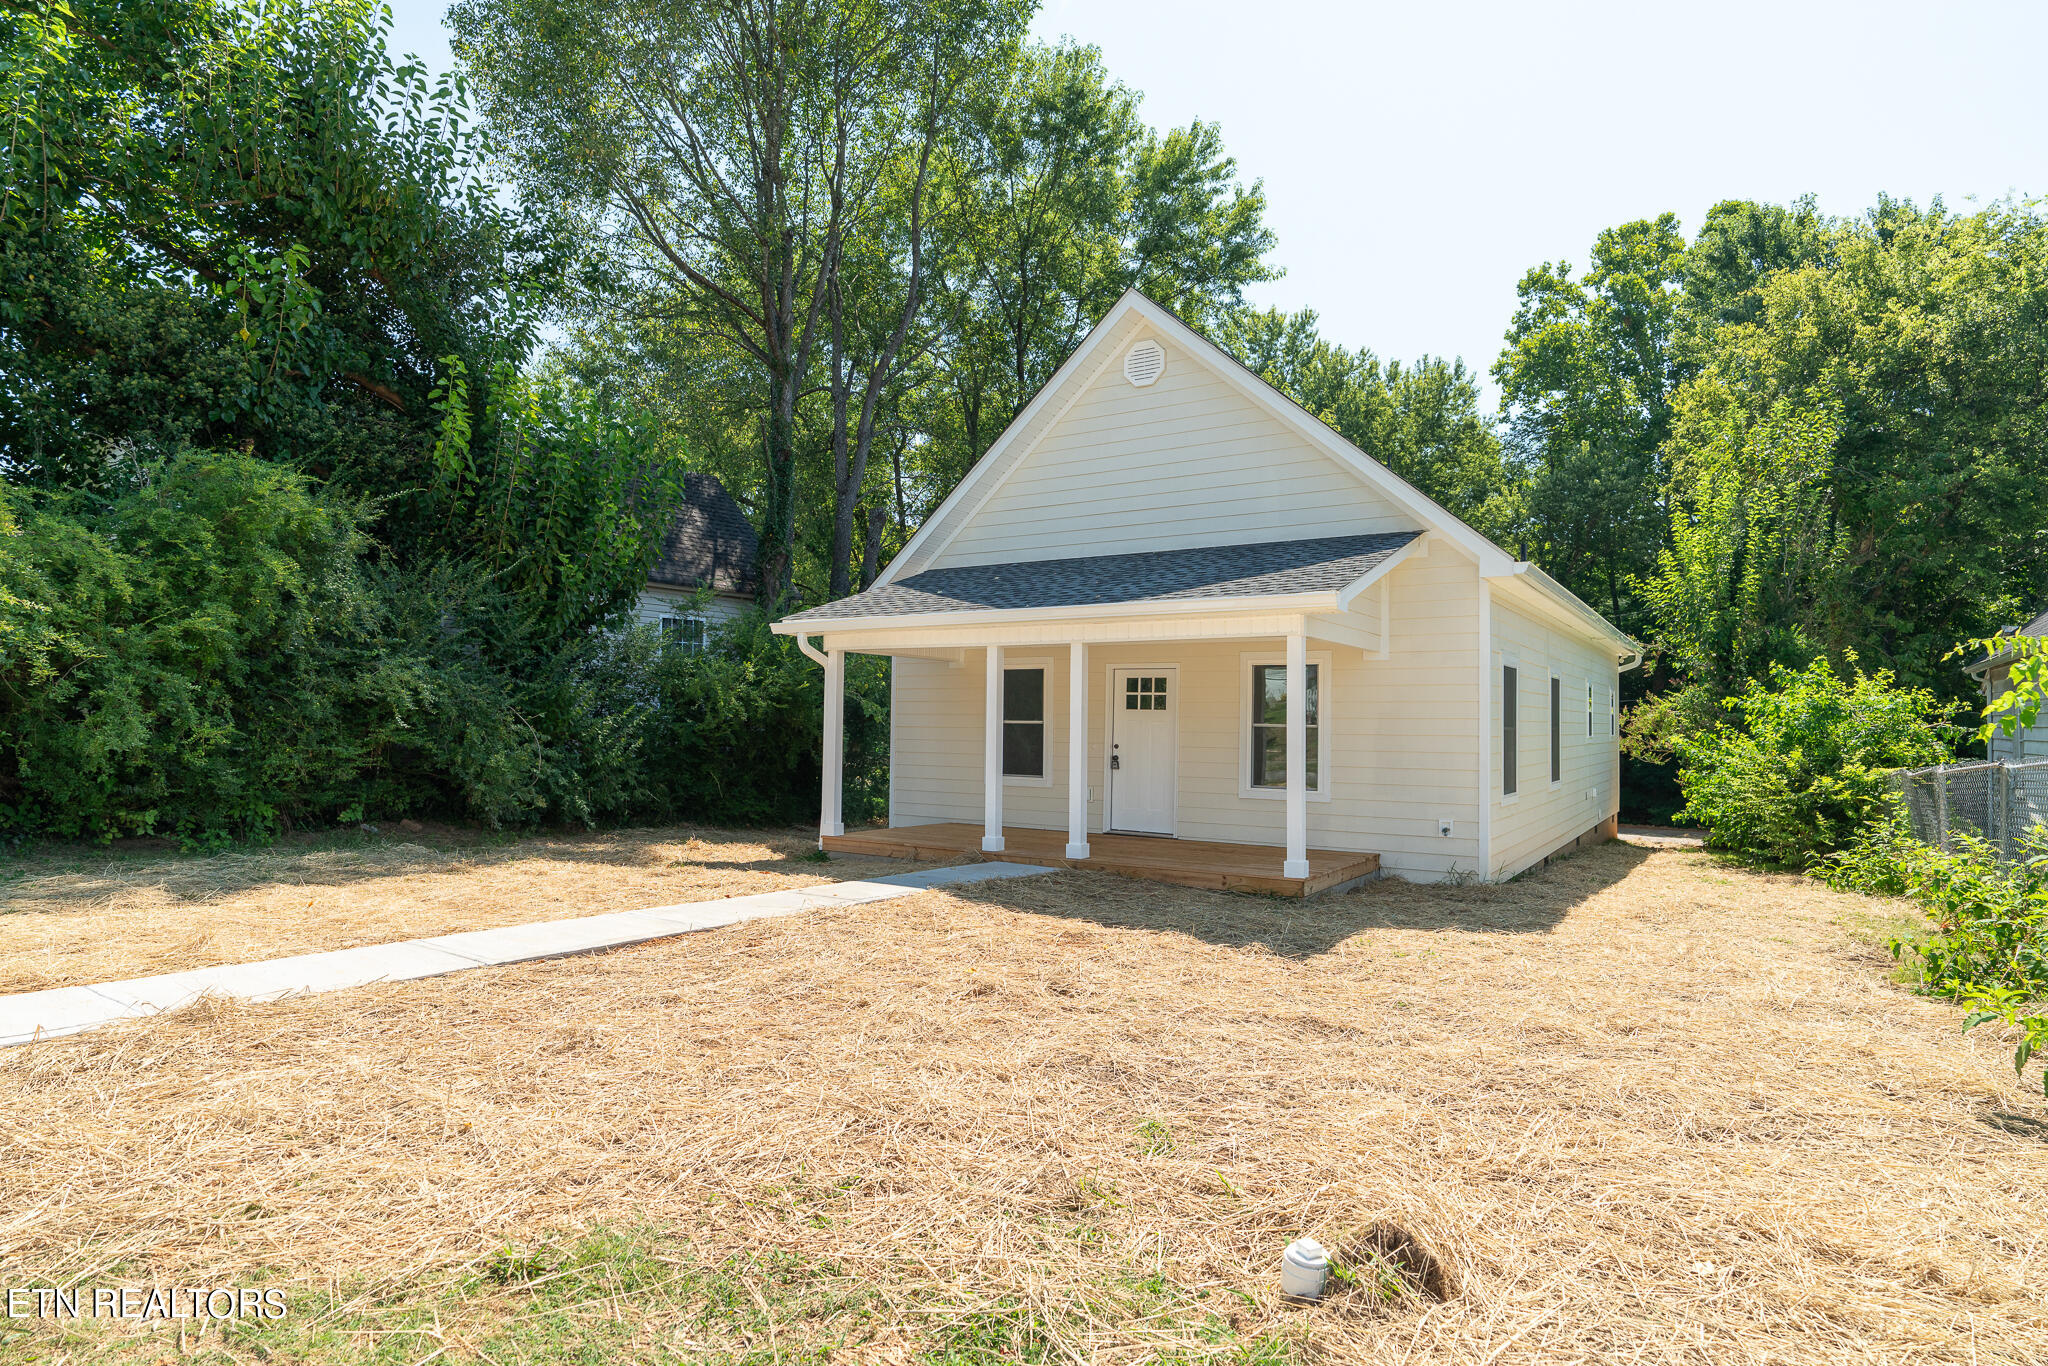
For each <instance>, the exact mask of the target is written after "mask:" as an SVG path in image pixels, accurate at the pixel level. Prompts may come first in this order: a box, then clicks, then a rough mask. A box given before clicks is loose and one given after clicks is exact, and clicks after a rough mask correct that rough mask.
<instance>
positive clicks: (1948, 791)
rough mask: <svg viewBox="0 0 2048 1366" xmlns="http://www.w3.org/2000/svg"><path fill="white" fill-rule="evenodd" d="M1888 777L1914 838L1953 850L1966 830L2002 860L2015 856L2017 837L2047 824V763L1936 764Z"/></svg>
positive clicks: (1900, 771) (2017, 850)
mask: <svg viewBox="0 0 2048 1366" xmlns="http://www.w3.org/2000/svg"><path fill="white" fill-rule="evenodd" d="M1893 777H1894V778H1895V779H1896V780H1897V781H1898V784H1899V792H1900V795H1901V796H1903V797H1904V798H1905V801H1906V819H1907V821H1908V822H1909V823H1910V824H1911V826H1912V829H1913V838H1915V839H1917V840H1919V841H1920V842H1921V843H1923V844H1931V845H1938V846H1940V847H1941V848H1943V849H1951V848H1953V847H1954V844H1953V841H1954V839H1955V836H1956V835H1957V834H1958V833H1961V832H1963V831H1968V832H1969V833H1970V834H1972V835H1976V836H1978V837H1979V838H1981V839H1984V840H1986V841H1988V842H1989V843H1990V845H1991V847H1992V848H1993V849H1995V850H1997V851H1998V856H1999V857H2000V858H2002V859H2011V858H2013V857H2014V856H2015V855H2016V854H2017V853H2018V852H2019V837H2020V836H2021V835H2023V834H2025V833H2026V832H2027V831H2028V830H2031V829H2032V828H2033V827H2035V826H2036V825H2041V824H2044V823H2048V762H2040V763H2031V764H2007V763H1995V764H1990V763H1979V764H1937V765H1936V766H1934V767H1933V768H1902V769H1900V770H1899V771H1898V772H1897V773H1896V774H1894V775H1893Z"/></svg>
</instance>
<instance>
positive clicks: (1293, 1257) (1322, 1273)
mask: <svg viewBox="0 0 2048 1366" xmlns="http://www.w3.org/2000/svg"><path fill="white" fill-rule="evenodd" d="M1329 1275H1330V1254H1329V1253H1327V1252H1325V1251H1323V1245H1322V1244H1321V1243H1319V1242H1317V1241H1316V1240H1315V1239H1313V1238H1297V1239H1295V1240H1294V1241H1293V1242H1291V1243H1289V1244H1288V1245H1287V1250H1286V1251H1285V1252H1283V1253H1281V1254H1280V1292H1281V1293H1282V1294H1285V1295H1293V1296H1296V1297H1297V1298H1300V1299H1304V1300H1319V1299H1321V1298H1322V1297H1323V1282H1324V1281H1325V1280H1327V1279H1328V1277H1329Z"/></svg>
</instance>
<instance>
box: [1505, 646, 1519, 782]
mask: <svg viewBox="0 0 2048 1366" xmlns="http://www.w3.org/2000/svg"><path fill="white" fill-rule="evenodd" d="M1521 678H1522V671H1521V670H1520V669H1517V668H1515V667H1514V666H1512V665H1508V666H1506V667H1503V668H1502V669H1501V671H1500V795H1501V796H1503V797H1512V796H1514V795H1515V788H1516V778H1517V776H1518V775H1517V774H1516V773H1515V739H1516V736H1515V712H1516V711H1517V710H1518V708H1517V707H1516V705H1515V703H1516V698H1515V689H1516V687H1517V686H1518V685H1519V684H1520V683H1521Z"/></svg>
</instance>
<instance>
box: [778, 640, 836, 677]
mask: <svg viewBox="0 0 2048 1366" xmlns="http://www.w3.org/2000/svg"><path fill="white" fill-rule="evenodd" d="M782 634H783V635H786V636H787V635H794V636H795V637H796V648H797V649H799V650H802V651H803V652H804V653H805V654H807V655H809V656H810V657H811V658H812V659H815V660H817V661H818V667H819V668H823V667H825V665H826V664H827V663H829V662H830V661H828V660H827V659H826V658H825V652H824V651H823V650H821V649H819V648H818V647H817V646H815V645H813V644H811V638H810V637H809V636H807V635H805V634H804V633H803V632H801V631H784V632H782ZM818 639H820V640H823V639H824V637H823V636H819V637H818Z"/></svg>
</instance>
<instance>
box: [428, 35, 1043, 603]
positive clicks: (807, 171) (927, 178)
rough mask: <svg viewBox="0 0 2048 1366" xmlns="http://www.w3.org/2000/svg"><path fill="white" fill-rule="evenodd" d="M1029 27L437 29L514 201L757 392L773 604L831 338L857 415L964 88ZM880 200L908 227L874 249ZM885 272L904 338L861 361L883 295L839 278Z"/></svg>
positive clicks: (883, 210) (915, 267) (904, 307)
mask: <svg viewBox="0 0 2048 1366" xmlns="http://www.w3.org/2000/svg"><path fill="white" fill-rule="evenodd" d="M1023 20H1024V10H1023V9H1022V8H1021V6H1020V5H1019V4H1017V3H1014V2H1013V0H955V2H953V3H908V2H907V0H729V2H728V3H720V4H713V5H700V4H694V3H684V0H656V2H653V3H650V2H649V0H606V2H605V3H596V4H591V3H581V0H579V3H575V4H567V3H563V2H562V0H461V2H460V3H458V4H457V5H456V6H455V7H454V8H453V9H452V10H451V11H450V14H449V22H450V25H451V27H453V29H454V30H455V33H456V44H455V46H456V51H457V53H458V54H459V55H460V56H461V58H462V59H463V62H464V64H465V66H466V68H467V69H468V70H469V72H470V73H471V74H472V76H473V77H474V78H475V80H476V82H477V84H478V86H479V88H480V89H481V90H482V92H483V100H482V102H483V107H484V109H485V111H486V113H487V114H488V116H489V118H490V120H491V123H492V125H493V127H494V128H495V129H497V130H498V132H499V133H500V135H501V136H502V137H503V139H504V145H505V147H506V148H507V150H508V152H509V154H510V155H511V156H512V157H513V159H514V164H515V165H516V166H517V168H518V170H519V173H520V176H521V179H522V183H523V184H524V185H525V186H526V188H527V190H528V191H529V192H530V193H533V194H536V195H540V196H543V197H545V198H547V199H548V200H549V201H550V202H551V203H558V204H560V205H562V206H563V207H564V208H565V209H566V210H568V211H569V212H571V213H572V214H574V215H575V216H576V218H577V220H578V221H579V222H580V223H581V224H582V226H583V228H584V230H585V231H586V233H588V234H590V235H591V237H592V238H593V240H596V241H599V242H601V243H602V244H603V255H602V260H603V264H604V268H605V269H606V271H607V272H608V273H609V274H610V275H611V276H612V277H613V278H614V279H616V280H617V281H618V282H620V283H621V284H623V285H624V286H625V287H626V288H625V290H624V291H623V293H624V296H625V298H626V299H627V300H629V301H630V306H631V307H633V308H635V309H636V310H638V311H640V312H642V313H644V314H647V315H650V316H658V317H661V318H662V319H664V320H665V321H666V322H667V323H669V325H670V329H669V330H670V331H671V332H676V331H679V332H680V333H682V334H683V335H685V336H686V337H688V338H689V339H690V340H691V341H692V342H694V343H696V344H699V345H709V346H711V347H715V348H719V349H724V350H728V351H730V352H732V353H734V355H735V357H736V358H737V359H739V360H740V361H742V362H743V363H744V364H745V365H746V367H747V368H748V369H749V370H751V371H752V372H753V374H754V376H755V378H756V383H757V385H758V388H757V389H756V391H755V392H756V393H757V394H758V395H759V400H760V401H759V405H758V407H759V413H760V416H761V427H762V431H761V447H760V449H761V456H762V468H761V478H760V479H759V481H758V487H759V489H760V494H759V507H758V516H759V519H760V523H761V530H762V533H763V542H762V544H763V553H762V557H761V558H762V574H763V583H764V587H765V588H766V590H767V593H768V596H769V597H770V598H771V599H773V598H776V597H779V596H780V595H781V594H782V593H783V592H785V591H786V590H787V588H788V585H789V582H790V576H791V569H792V560H791V556H792V548H793V542H794V539H795V536H796V532H797V520H798V519H797V512H798V508H797V500H798V471H797V465H798V460H799V446H798V436H799V431H798V427H799V419H798V407H799V404H800V403H801V401H802V399H803V398H804V396H805V395H806V394H807V393H808V392H809V391H810V390H811V389H812V388H813V386H815V385H816V384H817V383H818V380H819V371H820V369H821V368H822V367H823V363H824V361H825V359H826V355H825V353H826V351H827V349H828V348H829V347H831V344H832V341H833V339H834V337H835V336H836V337H837V339H838V340H839V342H840V343H841V344H840V346H839V347H838V348H836V349H835V350H834V351H833V353H832V364H833V365H834V366H835V367H837V369H838V371H839V375H840V378H839V381H838V385H837V388H838V389H840V390H841V391H842V392H843V393H845V394H850V393H851V391H852V390H853V389H856V388H857V389H858V390H859V391H860V392H861V394H862V399H861V404H860V406H861V407H862V408H866V407H867V406H868V405H867V402H866V396H867V395H868V394H869V393H870V392H872V391H874V390H875V389H876V388H878V387H880V386H881V385H884V384H886V382H887V376H888V373H889V371H890V370H892V369H893V367H894V365H895V363H896V358H897V357H898V356H900V354H901V340H900V334H901V333H903V332H904V331H905V330H906V328H907V325H908V324H909V323H910V322H912V321H914V319H915V316H916V314H917V312H918V311H919V308H920V307H921V305H922V302H923V297H924V285H923V280H922V274H921V273H922V271H923V269H924V266H923V261H922V255H921V253H922V248H923V232H924V227H923V223H922V221H921V220H922V215H923V213H924V211H925V203H924V194H925V191H926V189H927V188H928V186H929V185H930V183H931V160H932V158H933V156H934V155H936V154H937V151H938V144H939V142H940V140H941V137H942V134H943V132H944V130H945V129H946V128H947V127H948V126H949V125H950V114H949V112H948V111H949V109H950V105H951V102H952V101H953V99H954V98H955V96H956V94H957V92H958V89H959V86H960V85H961V83H962V82H963V81H964V80H965V79H966V77H967V75H968V74H970V73H971V72H973V71H974V70H975V69H976V68H977V67H979V66H983V65H988V64H994V65H996V66H998V67H1000V66H1001V65H1002V59H1001V55H1000V54H1001V53H1002V52H1003V50H1004V49H1005V47H1006V45H1008V44H1010V43H1013V42H1014V41H1015V39H1016V37H1017V35H1018V34H1019V33H1020V32H1021V28H1022V24H1023ZM906 161H908V162H910V163H913V164H914V165H913V166H912V167H911V168H909V172H908V174H906V166H905V163H906ZM906 184H907V186H908V189H907V190H906V189H904V187H905V185H906ZM892 188H894V189H895V190H896V191H897V192H898V194H897V196H896V197H898V198H900V199H901V201H902V208H903V212H904V213H907V214H909V215H911V216H912V217H916V218H918V219H919V222H918V224H917V226H916V228H915V229H908V228H905V229H904V230H903V231H902V232H901V233H900V234H899V235H897V236H896V237H895V239H894V240H893V242H891V243H890V244H889V245H888V246H882V245H881V244H880V242H879V240H878V235H879V237H886V236H888V235H889V233H890V230H891V228H892V227H893V226H894V225H893V224H892V223H891V222H890V221H889V220H890V213H889V211H888V203H887V201H889V200H890V199H891V198H892V195H891V193H890V191H891V189H892ZM892 250H893V251H895V252H897V253H899V254H900V259H898V260H896V261H894V262H892V264H893V265H894V266H895V268H896V270H898V271H900V272H901V278H900V280H899V281H898V285H899V290H900V295H901V297H900V299H899V300H898V304H899V306H898V307H897V308H896V310H895V321H896V323H897V324H898V326H894V327H887V328H884V329H883V331H884V335H886V336H888V337H890V338H891V339H892V340H891V341H889V342H886V343H884V344H882V345H880V346H879V347H870V348H866V349H864V350H862V351H861V354H860V356H859V357H858V358H855V357H854V356H853V355H852V354H851V353H850V350H849V348H848V346H847V342H848V341H849V338H848V337H847V336H846V334H845V332H844V324H845V320H846V312H845V310H847V309H848V308H851V307H855V306H856V305H857V304H859V303H865V302H866V301H867V300H869V299H870V298H871V297H873V296H874V295H876V294H878V293H887V292H889V291H887V290H884V289H880V288H879V287H878V286H876V285H874V284H873V282H870V285H869V287H868V288H866V289H862V290H859V291H855V290H852V289H850V288H849V287H848V286H847V282H846V281H845V280H844V279H843V278H842V277H843V276H844V275H845V274H846V272H847V270H848V266H849V262H862V263H865V264H867V265H869V266H873V265H874V264H875V263H876V262H877V261H878V260H880V259H883V258H885V257H887V256H888V255H889V254H890V252H891V251H892ZM913 256H915V257H917V258H918V259H917V260H916V262H915V264H913V263H912V262H911V261H910V260H909V258H910V257H913ZM834 309H838V310H840V311H839V312H838V313H837V314H836V315H835V314H834V313H833V312H832V310H834ZM835 317H836V318H837V320H838V321H839V323H840V324H841V329H842V330H841V332H840V333H837V334H835V333H834V331H833V328H834V321H835ZM855 372H858V379H857V380H856V379H854V378H850V377H849V376H852V375H853V374H855ZM848 401H850V399H849V400H848ZM842 407H843V405H842ZM855 439H856V440H860V439H861V438H859V437H856V438H855ZM835 526H836V519H835Z"/></svg>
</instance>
